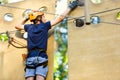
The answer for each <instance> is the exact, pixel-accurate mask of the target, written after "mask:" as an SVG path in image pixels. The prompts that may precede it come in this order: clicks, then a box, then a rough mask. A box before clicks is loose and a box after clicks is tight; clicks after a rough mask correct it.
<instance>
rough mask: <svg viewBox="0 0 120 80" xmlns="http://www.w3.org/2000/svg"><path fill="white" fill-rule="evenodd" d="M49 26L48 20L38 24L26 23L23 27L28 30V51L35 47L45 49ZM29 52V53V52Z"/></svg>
mask: <svg viewBox="0 0 120 80" xmlns="http://www.w3.org/2000/svg"><path fill="white" fill-rule="evenodd" d="M50 28H51V24H50V21H48V22H46V23H40V24H26V25H24V29H25V31H26V32H28V38H27V47H28V52H29V51H30V50H32V49H35V48H42V49H44V50H45V51H46V50H47V40H48V30H49V29H50ZM29 54H30V53H29Z"/></svg>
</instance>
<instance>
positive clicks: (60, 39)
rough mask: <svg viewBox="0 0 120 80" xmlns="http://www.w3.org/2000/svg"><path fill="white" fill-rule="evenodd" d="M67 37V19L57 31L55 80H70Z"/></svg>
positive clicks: (57, 27)
mask: <svg viewBox="0 0 120 80" xmlns="http://www.w3.org/2000/svg"><path fill="white" fill-rule="evenodd" d="M67 37H68V30H67V19H65V20H63V21H62V22H61V23H60V24H59V25H57V26H56V29H55V40H56V42H57V51H56V52H55V56H54V80H68V56H67V46H68V43H67V41H68V40H67Z"/></svg>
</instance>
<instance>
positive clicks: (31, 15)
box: [29, 11, 44, 21]
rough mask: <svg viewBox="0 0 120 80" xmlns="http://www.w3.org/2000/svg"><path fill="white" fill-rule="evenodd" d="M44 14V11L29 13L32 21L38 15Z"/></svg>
mask: <svg viewBox="0 0 120 80" xmlns="http://www.w3.org/2000/svg"><path fill="white" fill-rule="evenodd" d="M43 14H44V13H43V12H40V11H36V12H31V13H30V14H29V20H30V21H33V20H35V19H36V17H37V16H38V15H43Z"/></svg>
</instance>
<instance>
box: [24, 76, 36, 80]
mask: <svg viewBox="0 0 120 80" xmlns="http://www.w3.org/2000/svg"><path fill="white" fill-rule="evenodd" d="M26 80H34V77H28V78H27V79H26Z"/></svg>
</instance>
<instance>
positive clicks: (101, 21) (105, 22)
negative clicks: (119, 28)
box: [100, 21, 120, 25]
mask: <svg viewBox="0 0 120 80" xmlns="http://www.w3.org/2000/svg"><path fill="white" fill-rule="evenodd" d="M100 23H106V24H114V25H120V23H115V22H106V21H100Z"/></svg>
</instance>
